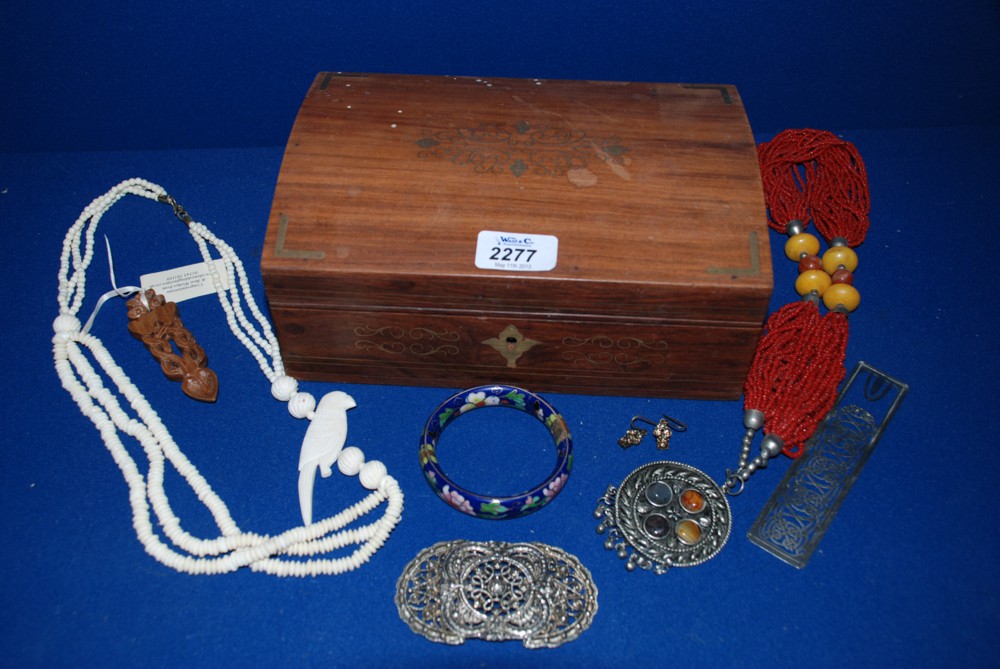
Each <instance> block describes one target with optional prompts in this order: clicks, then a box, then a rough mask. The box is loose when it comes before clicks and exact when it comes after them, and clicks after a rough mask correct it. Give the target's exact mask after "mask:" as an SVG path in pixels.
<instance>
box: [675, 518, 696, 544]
mask: <svg viewBox="0 0 1000 669" xmlns="http://www.w3.org/2000/svg"><path fill="white" fill-rule="evenodd" d="M674 533H675V534H676V535H677V538H678V539H680V540H681V541H682V542H684V543H686V544H687V545H688V546H690V545H692V544H696V543H698V542H699V541H700V540H701V526H700V525H698V523H696V522H694V521H693V520H682V521H681V522H679V523H677V527H675V528H674Z"/></svg>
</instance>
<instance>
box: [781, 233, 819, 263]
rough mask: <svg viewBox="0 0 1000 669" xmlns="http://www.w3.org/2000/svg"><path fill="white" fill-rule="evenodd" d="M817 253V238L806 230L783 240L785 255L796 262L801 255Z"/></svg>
mask: <svg viewBox="0 0 1000 669" xmlns="http://www.w3.org/2000/svg"><path fill="white" fill-rule="evenodd" d="M818 253H819V240H818V239H817V238H816V237H814V236H813V235H810V234H809V233H808V232H800V233H799V234H797V235H792V236H791V237H789V238H788V241H787V242H785V256H787V257H788V259H789V260H793V261H795V262H798V261H799V259H800V258H801V257H802V256H814V255H816V254H818Z"/></svg>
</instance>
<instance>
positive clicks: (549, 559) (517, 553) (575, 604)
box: [396, 540, 597, 648]
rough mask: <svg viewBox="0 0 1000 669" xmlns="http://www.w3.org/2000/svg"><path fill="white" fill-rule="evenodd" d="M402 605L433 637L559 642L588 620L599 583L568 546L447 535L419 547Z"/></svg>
mask: <svg viewBox="0 0 1000 669" xmlns="http://www.w3.org/2000/svg"><path fill="white" fill-rule="evenodd" d="M396 608H397V609H399V617H400V618H402V619H403V621H404V622H406V624H408V625H409V626H410V629H411V630H413V631H414V632H416V633H417V634H420V635H422V636H425V637H427V638H428V639H430V640H431V641H436V642H438V643H446V644H451V645H458V644H461V643H464V642H465V640H466V639H483V640H485V641H508V640H512V639H520V640H521V641H522V643H523V644H524V646H525V647H526V648H555V647H556V646H560V645H562V644H563V643H566V642H567V641H572V640H573V639H575V638H576V637H578V636H580V634H581V633H582V632H583V631H584V630H585V629H587V628H588V627H590V623H591V622H592V621H593V619H594V614H596V613H597V587H596V586H595V585H594V581H593V578H592V577H591V575H590V572H589V571H588V570H587V568H586V567H584V566H583V565H582V564H581V563H580V561H579V560H578V559H577V558H576V557H574V556H572V555H570V554H569V553H567V552H565V551H563V550H561V549H559V548H555V547H554V546H548V545H546V544H542V543H506V542H500V541H490V542H484V543H480V542H474V541H461V540H458V541H444V542H441V543H438V544H434V545H433V546H431V547H430V548H426V549H424V550H423V551H421V552H420V553H419V554H418V555H417V556H416V557H415V558H414V559H413V560H412V561H411V562H410V563H409V564H408V565H407V566H406V569H404V570H403V573H402V574H401V575H400V577H399V580H398V581H397V583H396Z"/></svg>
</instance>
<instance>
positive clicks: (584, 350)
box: [562, 336, 669, 367]
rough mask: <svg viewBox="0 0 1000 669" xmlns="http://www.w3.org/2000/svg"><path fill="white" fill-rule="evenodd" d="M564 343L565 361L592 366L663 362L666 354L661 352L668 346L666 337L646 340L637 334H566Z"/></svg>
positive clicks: (656, 363)
mask: <svg viewBox="0 0 1000 669" xmlns="http://www.w3.org/2000/svg"><path fill="white" fill-rule="evenodd" d="M562 344H563V346H565V347H567V350H565V351H563V352H562V357H563V360H568V361H570V362H572V363H573V364H574V365H577V366H587V365H589V366H592V367H599V366H607V365H621V366H627V365H658V364H663V362H664V361H665V360H666V356H665V355H664V354H663V353H661V351H666V350H667V348H669V345H668V344H667V342H665V341H663V340H656V341H652V342H647V341H644V340H642V339H639V338H637V337H607V336H596V337H564V338H563V340H562ZM595 349H596V350H595Z"/></svg>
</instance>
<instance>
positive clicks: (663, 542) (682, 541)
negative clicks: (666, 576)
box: [594, 461, 732, 574]
mask: <svg viewBox="0 0 1000 669" xmlns="http://www.w3.org/2000/svg"><path fill="white" fill-rule="evenodd" d="M594 515H595V517H597V518H600V519H601V522H600V524H598V526H597V532H598V533H599V534H604V533H605V532H607V534H608V537H607V539H606V540H605V542H604V547H605V548H607V549H608V550H615V551H617V553H618V557H619V558H621V559H623V560H626V559H627V561H626V563H625V568H626V569H628V570H629V571H632V570H634V569H635V568H636V567H639V568H641V569H651V570H652V571H654V572H655V573H657V574H662V573H664V572H666V571H667V570H668V569H669V568H670V567H693V566H695V565H699V564H701V563H702V562H705V561H706V560H710V559H712V558H713V557H715V555H716V554H717V553H718V552H719V551H720V550H722V547H723V546H725V545H726V541H727V540H728V539H729V533H730V531H731V530H732V513H731V512H730V509H729V502H728V500H727V499H726V495H725V493H723V491H722V489H721V488H720V487H719V486H718V485H716V483H715V482H714V481H713V480H712V479H711V478H710V477H709V476H708V474H706V473H705V472H703V471H701V470H700V469H695V468H694V467H691V466H689V465H685V464H682V463H679V462H667V461H663V462H652V463H650V464H648V465H643V466H642V467H639V468H638V469H636V470H635V471H634V472H632V473H631V474H629V475H628V476H627V477H625V480H624V481H623V482H622V484H621V485H620V486H619V487H617V488H615V487H614V486H609V487H608V490H607V492H606V493H605V494H604V496H603V497H602V498H601V499H600V501H599V502H598V506H597V510H596V511H595V512H594Z"/></svg>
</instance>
